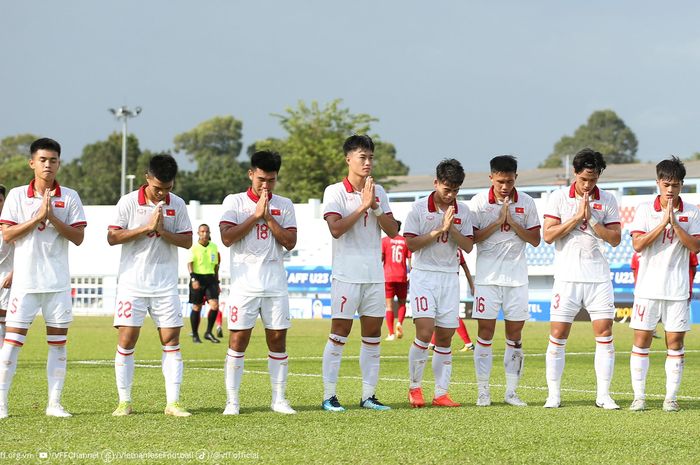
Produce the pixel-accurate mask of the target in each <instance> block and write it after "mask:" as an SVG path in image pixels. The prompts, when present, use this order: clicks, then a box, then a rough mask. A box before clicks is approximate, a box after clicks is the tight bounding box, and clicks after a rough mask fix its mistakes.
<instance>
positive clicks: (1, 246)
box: [0, 234, 15, 286]
mask: <svg viewBox="0 0 700 465" xmlns="http://www.w3.org/2000/svg"><path fill="white" fill-rule="evenodd" d="M14 252H15V248H14V246H13V245H12V244H11V243H9V242H5V239H3V237H2V234H0V286H2V281H3V279H5V276H7V275H8V274H10V272H11V271H12V260H13V258H14V255H15V254H14Z"/></svg>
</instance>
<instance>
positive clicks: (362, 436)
mask: <svg viewBox="0 0 700 465" xmlns="http://www.w3.org/2000/svg"><path fill="white" fill-rule="evenodd" d="M34 324H35V325H37V326H35V327H34V328H33V329H32V330H30V331H29V334H28V336H27V340H26V343H25V345H24V348H23V349H22V351H21V352H20V358H19V362H18V369H17V374H16V376H15V379H14V383H13V385H12V389H11V390H10V398H9V412H10V417H9V418H7V419H5V420H2V425H3V447H2V452H3V453H11V452H15V453H16V452H24V453H25V454H34V455H33V456H31V455H30V456H29V457H30V458H26V459H23V460H20V459H16V460H12V459H9V460H7V459H6V460H5V461H6V462H7V463H23V464H25V463H27V464H29V463H80V464H82V463H85V464H88V463H89V464H92V463H102V461H103V458H101V457H97V458H93V459H82V460H81V459H79V458H73V459H70V458H65V457H64V458H60V457H55V456H49V458H48V460H46V459H44V460H41V459H40V458H39V457H38V456H37V453H38V452H40V451H43V452H47V453H60V452H66V453H84V454H86V453H103V454H104V453H109V451H111V452H113V453H115V454H124V453H131V454H139V453H141V454H148V453H151V454H158V453H166V452H169V453H172V454H192V453H195V452H197V451H204V454H205V455H204V456H203V457H200V458H195V457H190V458H189V459H188V458H180V459H177V458H176V459H171V458H166V457H162V458H156V457H153V458H150V459H134V458H131V459H130V460H127V459H126V458H122V459H121V460H120V459H119V458H116V459H115V460H114V461H113V463H169V464H174V463H207V464H208V463H239V462H240V463H246V464H252V463H276V464H304V465H308V464H311V463H337V462H341V461H343V459H347V460H351V461H352V462H353V463H355V462H356V463H358V464H364V463H402V464H411V463H425V464H430V463H445V464H449V463H464V464H504V463H505V464H551V463H566V464H596V465H598V464H604V463H605V464H607V463H610V464H624V463H649V464H652V463H654V464H683V463H697V458H698V457H699V456H700V443H699V442H698V441H695V440H692V438H694V437H696V436H697V431H698V423H699V422H700V386H698V383H695V382H694V380H695V379H696V378H695V374H696V373H697V371H698V368H700V358H698V357H697V356H696V354H695V352H696V351H697V350H698V349H700V342H699V340H698V338H696V337H690V338H687V340H686V353H688V354H692V355H691V356H688V357H687V359H686V361H685V374H686V377H685V379H684V380H683V385H682V387H681V392H680V394H681V396H680V400H679V402H680V404H681V407H682V408H683V410H682V411H681V412H678V413H673V414H669V413H666V412H663V411H661V402H662V401H663V397H664V391H665V374H664V368H663V367H664V359H665V350H664V347H663V343H661V344H659V342H658V341H657V342H655V343H654V344H655V345H654V346H653V349H652V353H651V356H650V362H651V368H650V370H649V375H648V378H647V392H648V395H647V403H648V406H649V410H648V411H646V412H630V411H627V410H626V407H627V406H629V403H630V402H631V401H632V397H633V395H632V392H631V387H630V378H629V376H630V375H629V347H631V346H632V337H633V331H632V330H631V329H630V328H629V327H628V326H627V325H622V324H620V325H618V324H616V325H615V340H616V343H617V344H616V345H617V347H618V353H617V363H616V364H615V374H614V376H613V381H612V391H613V398H614V399H615V400H616V401H617V402H618V403H619V404H620V405H621V406H622V410H620V411H614V412H611V411H604V410H602V409H597V408H595V406H594V401H595V389H596V387H595V383H596V381H595V374H594V370H593V360H594V353H595V347H594V344H593V341H592V338H591V335H590V328H591V327H590V323H589V322H576V323H574V324H573V326H572V331H571V335H570V337H569V339H568V343H567V360H566V369H565V372H564V377H563V386H562V387H563V392H562V396H563V397H562V402H563V404H562V408H560V409H544V408H542V404H543V403H544V401H545V398H546V396H547V388H546V378H545V357H544V355H545V353H546V347H547V336H548V334H549V324H548V323H527V324H526V325H525V328H524V330H523V341H524V347H525V357H526V362H525V369H524V371H523V378H522V380H521V383H520V388H519V394H520V396H521V398H522V399H523V400H525V401H526V402H528V403H529V406H528V407H523V408H517V407H511V406H508V405H505V404H504V403H503V393H504V387H505V378H504V374H503V364H502V363H499V361H500V360H502V359H503V347H504V346H505V345H504V344H503V340H502V339H499V338H502V335H503V330H504V326H503V322H498V324H497V327H496V334H497V340H498V343H495V344H494V346H493V352H494V366H493V373H492V375H491V383H492V385H491V396H492V399H493V405H492V406H491V407H486V408H484V407H476V406H474V402H475V401H476V378H475V374H474V364H473V361H472V357H473V354H472V353H471V352H467V353H461V352H459V351H458V349H459V348H461V341H460V340H459V339H458V338H455V339H456V340H455V341H454V344H453V347H452V348H453V363H452V384H451V385H450V387H451V389H450V393H451V395H452V398H453V399H454V400H455V401H457V402H460V403H462V407H459V408H435V407H430V406H428V407H426V408H423V409H411V408H410V406H409V405H408V402H407V400H406V394H407V391H408V372H407V354H408V348H409V346H410V344H411V343H412V341H413V338H414V330H413V328H414V326H413V325H412V324H410V322H409V320H407V321H406V323H405V325H404V330H405V331H406V334H405V335H404V338H403V339H401V340H398V341H394V342H391V343H387V342H385V343H382V359H381V370H380V380H379V384H378V386H377V396H378V397H379V399H380V400H382V401H383V402H386V403H387V404H388V405H390V406H391V407H392V408H393V410H391V411H388V412H374V411H368V410H364V409H361V408H359V407H358V405H357V404H358V401H359V398H360V395H361V392H362V381H361V373H360V369H359V364H358V355H359V351H360V341H359V340H360V335H359V330H358V328H354V331H353V333H352V334H351V336H350V339H349V340H348V344H347V345H346V348H345V352H344V359H343V364H342V366H341V368H340V378H339V383H338V396H339V398H340V401H341V402H342V403H343V405H345V406H346V407H347V408H348V410H347V411H346V412H344V413H340V414H332V413H328V412H324V411H322V410H321V409H320V403H321V397H322V395H323V382H322V379H321V354H322V353H323V347H324V345H325V344H326V341H327V338H328V327H329V322H328V321H327V320H325V321H321V320H294V323H293V326H292V328H291V329H290V330H289V333H288V336H287V348H288V352H289V381H288V385H287V397H288V399H289V401H290V403H291V405H292V406H293V407H294V408H295V409H297V411H298V412H299V413H298V414H297V415H290V416H284V415H279V414H275V413H273V412H271V411H270V380H269V375H268V370H267V363H268V362H267V360H268V356H267V355H268V350H267V347H266V344H265V334H264V331H263V329H262V328H261V326H262V324H261V323H258V324H257V325H256V328H255V329H254V331H253V334H252V337H251V341H250V346H249V347H248V349H247V350H246V362H245V374H244V376H243V383H242V386H241V392H240V399H241V414H240V415H238V416H235V417H228V416H223V415H221V412H222V410H223V408H224V404H225V402H226V393H225V388H224V374H223V360H224V358H225V357H226V347H225V344H209V343H205V344H196V345H195V344H193V343H192V342H191V340H190V338H187V337H185V335H186V334H187V333H188V332H189V325H188V324H187V325H186V327H185V328H183V330H182V333H183V337H181V342H180V344H181V348H182V356H183V358H184V363H185V373H184V378H183V383H182V400H183V403H184V405H185V406H186V407H187V408H188V409H189V410H190V411H191V412H192V414H193V415H192V416H191V417H189V418H172V417H166V416H165V415H163V408H164V407H165V388H164V386H163V375H162V373H161V345H160V343H159V341H158V335H157V332H156V329H155V327H154V325H153V323H152V320H151V319H148V318H147V319H146V322H145V324H144V327H143V330H142V331H141V336H140V338H139V341H138V345H137V347H136V353H135V357H136V360H135V361H136V370H135V375H134V387H133V402H134V404H133V405H134V414H133V415H131V416H129V417H123V418H114V417H112V416H111V412H112V410H114V408H115V407H116V405H117V392H116V388H115V380H114V350H115V347H116V343H117V332H116V330H115V329H114V328H113V327H112V319H111V317H76V318H75V321H74V323H73V324H72V326H71V329H70V332H69V334H70V336H69V345H68V371H67V378H66V385H65V390H64V396H63V405H64V406H65V407H66V408H67V409H68V410H69V411H70V412H72V413H73V414H74V417H73V418H67V419H60V418H47V417H46V416H45V415H44V407H45V402H46V341H45V336H44V334H43V327H42V325H43V321H42V320H41V319H40V318H39V319H38V320H37V321H36V322H35V323H34ZM466 324H467V327H468V328H469V330H471V331H474V334H475V330H476V322H475V321H473V320H466ZM695 326H697V325H695ZM693 329H695V330H697V327H694V328H693ZM691 334H694V333H691ZM494 342H496V341H494ZM222 346H224V347H222ZM424 378H425V379H424V383H423V390H424V394H425V398H426V400H427V401H428V403H429V402H430V400H431V399H432V390H433V382H434V381H433V376H432V371H431V370H430V369H429V368H428V369H426V370H425V375H424ZM417 425H442V426H440V427H438V428H437V430H435V428H432V429H431V428H430V427H427V426H423V427H421V426H417ZM349 432H356V433H357V434H355V433H351V436H348V433H349ZM39 433H40V434H39ZM469 438H488V439H485V440H470V439H469ZM217 453H218V454H220V455H219V456H217V455H216V454H217ZM235 453H239V454H243V453H247V454H251V455H250V456H248V458H238V459H235V458H234V457H233V456H229V457H228V458H227V457H226V456H224V455H223V454H235ZM31 457H33V458H31ZM103 457H105V456H103Z"/></svg>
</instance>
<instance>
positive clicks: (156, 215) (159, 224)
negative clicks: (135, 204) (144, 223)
mask: <svg viewBox="0 0 700 465" xmlns="http://www.w3.org/2000/svg"><path fill="white" fill-rule="evenodd" d="M148 228H149V231H150V232H152V233H157V232H160V231H162V230H163V202H158V203H157V204H156V208H155V209H154V210H153V215H151V222H150V223H149V225H148Z"/></svg>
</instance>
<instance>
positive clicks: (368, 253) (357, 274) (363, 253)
mask: <svg viewBox="0 0 700 465" xmlns="http://www.w3.org/2000/svg"><path fill="white" fill-rule="evenodd" d="M374 193H375V196H376V201H377V203H378V204H379V206H380V207H381V208H382V210H383V211H384V213H386V214H387V215H391V214H392V213H391V207H390V206H389V198H388V197H387V196H386V192H385V191H384V188H383V187H382V186H380V185H375V189H374ZM360 205H362V193H361V192H358V191H356V190H355V188H354V187H353V186H352V184H350V181H348V178H345V179H343V181H342V182H338V183H335V184H331V185H330V186H328V187H326V190H325V191H324V193H323V218H324V219H325V218H327V217H328V216H330V215H338V216H340V217H341V218H343V217H346V216H348V215H350V214H351V213H352V212H354V211H355V210H357V209H358V208H359V207H360ZM332 245H333V271H332V277H333V279H337V280H338V281H343V282H346V283H383V282H384V267H383V265H382V233H381V229H380V227H379V220H378V218H377V217H376V216H374V214H372V212H371V211H370V209H368V210H367V211H365V214H364V216H363V217H362V218H360V219H359V220H358V221H357V222H356V223H355V224H354V225H352V228H350V229H349V230H348V231H346V232H345V234H343V235H342V236H340V237H339V238H338V239H335V238H333V241H332Z"/></svg>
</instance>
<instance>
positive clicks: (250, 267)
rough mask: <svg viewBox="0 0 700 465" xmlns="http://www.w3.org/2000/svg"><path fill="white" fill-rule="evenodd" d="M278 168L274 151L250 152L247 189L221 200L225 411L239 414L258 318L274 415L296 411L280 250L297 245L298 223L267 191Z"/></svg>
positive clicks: (287, 203)
mask: <svg viewBox="0 0 700 465" xmlns="http://www.w3.org/2000/svg"><path fill="white" fill-rule="evenodd" d="M281 166H282V158H281V157H280V155H279V154H278V153H276V152H270V151H266V150H263V151H258V152H255V153H254V154H253V156H252V157H251V159H250V169H249V170H248V177H249V178H250V182H251V185H250V187H249V188H248V190H247V191H246V192H241V193H239V194H231V195H228V196H227V197H226V198H225V199H224V203H223V210H224V213H223V215H222V217H221V221H220V223H219V228H220V230H221V240H222V241H223V243H224V245H225V246H227V247H229V252H230V254H231V255H230V260H231V292H230V298H229V300H228V302H227V303H226V304H227V306H228V329H229V348H228V352H227V353H226V362H225V370H226V373H225V374H226V376H225V381H226V397H227V400H226V408H225V409H224V415H238V413H239V410H240V407H239V405H240V402H239V391H240V386H241V381H242V379H243V364H244V360H245V359H244V357H245V351H246V349H247V348H248V343H249V342H250V335H251V333H252V331H253V328H254V327H255V321H256V319H257V317H258V316H260V317H261V319H262V322H263V325H264V326H265V338H266V340H267V348H268V358H267V369H268V372H269V373H270V383H271V384H272V404H271V408H272V410H273V411H274V412H277V413H283V414H294V413H296V411H295V410H294V409H293V408H292V407H291V406H290V405H289V402H287V400H286V398H285V390H286V386H287V372H288V360H287V358H288V357H287V329H288V328H289V327H290V324H291V323H290V318H289V292H288V289H287V273H286V271H285V269H284V253H285V250H292V249H293V248H294V246H296V243H297V224H296V217H295V214H294V204H292V201H291V200H289V199H288V198H286V197H282V196H279V195H276V194H273V193H272V192H273V190H274V189H275V185H276V183H277V175H278V173H279V170H280V167H281Z"/></svg>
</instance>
